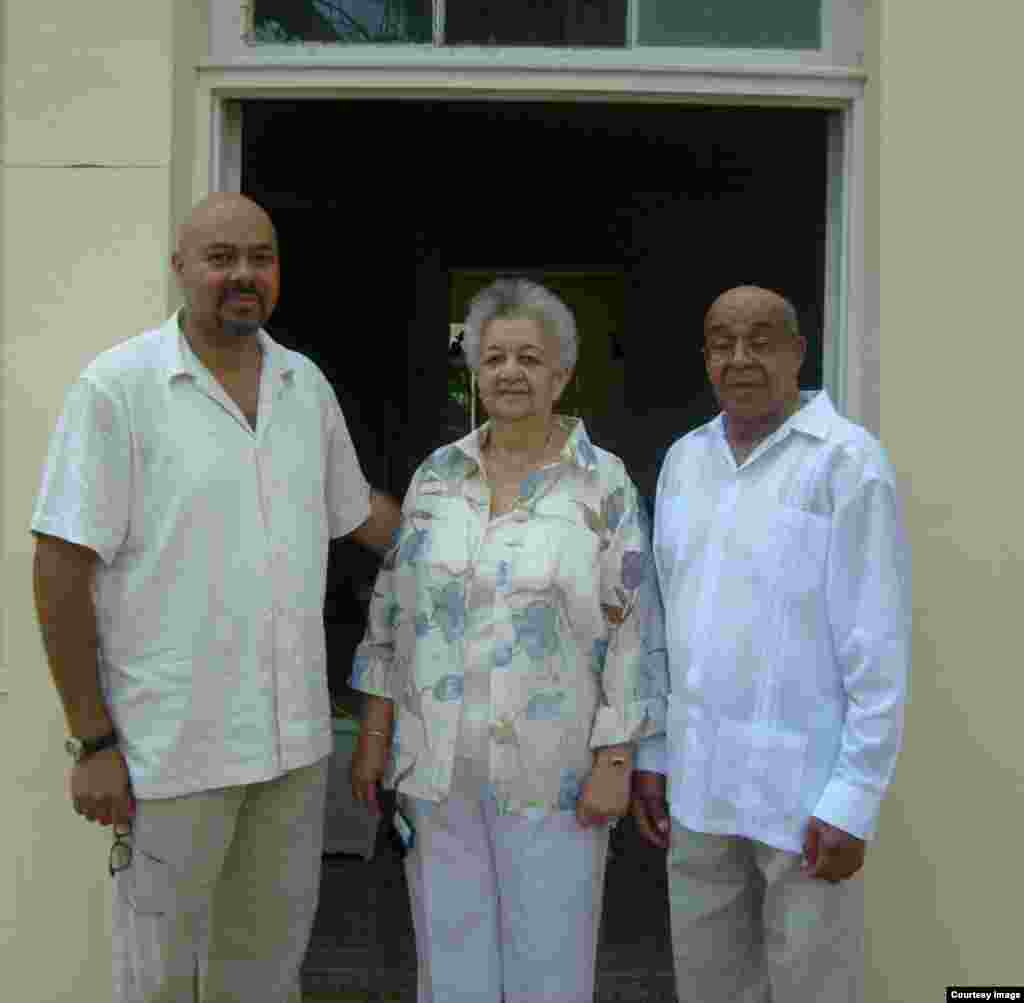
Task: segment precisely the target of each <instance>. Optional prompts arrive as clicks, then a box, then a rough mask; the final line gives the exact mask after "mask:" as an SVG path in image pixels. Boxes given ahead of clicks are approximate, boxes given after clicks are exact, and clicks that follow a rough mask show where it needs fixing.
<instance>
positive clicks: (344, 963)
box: [303, 820, 676, 1003]
mask: <svg viewBox="0 0 1024 1003" xmlns="http://www.w3.org/2000/svg"><path fill="white" fill-rule="evenodd" d="M606 882H607V884H606V892H605V898H604V903H605V905H604V915H603V917H602V920H601V942H600V947H599V948H598V958H597V969H598V978H597V987H598V988H597V997H596V999H597V1001H598V1003H648V1001H649V1003H675V1000H676V994H675V989H674V986H673V979H672V955H671V947H670V940H669V918H668V899H667V880H666V875H665V856H664V854H663V853H660V852H659V851H657V850H656V849H654V848H653V847H650V846H648V845H647V844H646V843H644V842H643V840H641V839H640V837H639V835H638V834H637V832H636V829H635V827H634V826H633V824H632V822H631V821H629V820H627V821H625V822H623V823H622V824H621V825H620V826H619V827H618V829H617V830H616V831H615V832H614V833H613V837H612V850H611V854H610V856H609V860H608V870H607V876H606ZM303 983H304V986H305V988H306V989H307V990H309V991H311V992H312V991H326V990H330V991H334V992H344V991H358V992H366V993H369V994H371V998H372V995H375V994H377V993H381V994H384V993H399V994H401V998H402V999H403V1000H409V1001H413V1000H415V999H416V944H415V940H414V937H413V930H412V917H411V914H410V911H409V897H408V890H407V888H406V884H405V872H404V870H403V867H402V864H401V861H400V860H399V858H398V855H397V854H396V852H395V850H394V849H393V848H392V845H391V843H390V842H389V840H388V838H387V837H386V836H385V835H384V834H383V833H381V834H380V836H379V838H378V842H377V852H376V854H375V856H374V858H373V860H371V861H364V860H362V859H361V858H358V857H347V856H328V857H325V858H324V870H323V878H322V881H321V886H320V909H319V912H318V913H317V917H316V923H315V926H314V929H313V937H312V940H311V942H310V947H309V952H308V954H307V955H306V963H305V966H304V969H303Z"/></svg>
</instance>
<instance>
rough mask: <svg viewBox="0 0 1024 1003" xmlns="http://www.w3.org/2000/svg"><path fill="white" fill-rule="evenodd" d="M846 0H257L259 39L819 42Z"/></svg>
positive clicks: (701, 44) (786, 45) (255, 34)
mask: <svg viewBox="0 0 1024 1003" xmlns="http://www.w3.org/2000/svg"><path fill="white" fill-rule="evenodd" d="M835 6H843V0H773V2H771V3H765V2H763V0H715V2H714V3H708V2H706V0H252V2H251V3H249V4H248V5H247V11H248V14H249V19H250V23H249V26H248V28H249V31H248V38H249V41H251V42H252V43H254V44H261V43H262V44H268V43H269V44H282V43H284V44H287V43H300V44H309V43H321V44H333V45H380V44H399V45H430V46H459V45H466V46H531V47H554V48H596V49H600V48H619V49H630V48H644V47H649V46H657V47H664V46H669V47H695V48H712V49H713V48H727V49H784V50H816V49H820V48H822V47H823V35H824V33H825V26H826V21H827V19H828V16H829V14H830V12H831V9H832V8H833V7H835Z"/></svg>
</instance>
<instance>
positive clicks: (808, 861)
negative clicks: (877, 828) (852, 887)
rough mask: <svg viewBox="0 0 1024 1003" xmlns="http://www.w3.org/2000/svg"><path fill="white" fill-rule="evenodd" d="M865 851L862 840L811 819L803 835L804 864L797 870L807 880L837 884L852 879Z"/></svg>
mask: <svg viewBox="0 0 1024 1003" xmlns="http://www.w3.org/2000/svg"><path fill="white" fill-rule="evenodd" d="M865 849H866V846H865V843H864V840H863V839H858V838H857V837H856V836H851V835H850V834H849V833H848V832H844V831H843V830H842V829H837V828H836V827H835V826H834V825H829V824H828V822H823V821H822V820H821V819H820V818H815V817H814V816H813V815H812V816H811V818H810V819H809V820H808V822H807V832H806V833H805V835H804V864H803V867H802V868H801V869H802V870H803V872H804V874H806V875H807V876H808V877H810V878H821V879H822V880H824V881H829V882H831V883H832V884H837V883H838V882H840V881H845V880H846V879H847V878H852V877H853V875H854V874H856V873H857V872H858V871H859V870H860V869H861V868H862V867H863V866H864V851H865Z"/></svg>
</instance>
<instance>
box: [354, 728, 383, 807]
mask: <svg viewBox="0 0 1024 1003" xmlns="http://www.w3.org/2000/svg"><path fill="white" fill-rule="evenodd" d="M390 754H391V743H390V742H389V741H388V740H387V739H386V738H382V737H381V736H380V735H369V734H367V733H366V730H365V729H364V730H363V731H361V732H360V733H359V738H358V740H357V741H356V751H355V753H353V755H352V768H351V770H350V772H349V779H350V780H351V783H352V797H354V798H355V799H356V801H358V802H359V804H361V805H365V807H366V810H367V811H369V812H370V814H372V815H379V814H380V803H379V801H378V800H377V785H378V784H379V783H380V781H381V779H382V778H383V776H384V771H385V770H386V769H387V765H388V757H389V756H390Z"/></svg>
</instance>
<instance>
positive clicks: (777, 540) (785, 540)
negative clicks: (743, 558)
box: [755, 505, 832, 595]
mask: <svg viewBox="0 0 1024 1003" xmlns="http://www.w3.org/2000/svg"><path fill="white" fill-rule="evenodd" d="M831 528H832V525H831V522H830V520H829V519H827V518H826V517H825V516H821V515H816V514H814V513H813V512H805V511H803V510H802V509H798V508H793V507H790V506H786V505H779V506H776V507H775V508H774V509H772V510H771V511H770V512H769V513H768V515H767V521H766V523H765V525H764V529H763V533H762V534H761V539H760V541H759V543H758V545H757V546H756V547H755V553H756V555H757V558H758V561H759V563H760V564H761V566H762V571H765V572H768V573H770V574H771V576H772V577H774V578H775V579H776V580H777V582H778V584H779V587H780V589H782V590H783V591H784V592H791V593H796V594H798V595H802V594H806V593H808V592H812V591H815V590H816V589H821V588H823V587H824V585H825V567H826V563H827V560H828V547H829V539H830V534H831Z"/></svg>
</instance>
